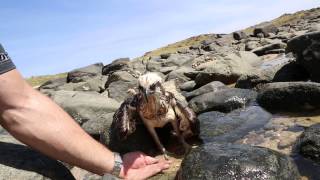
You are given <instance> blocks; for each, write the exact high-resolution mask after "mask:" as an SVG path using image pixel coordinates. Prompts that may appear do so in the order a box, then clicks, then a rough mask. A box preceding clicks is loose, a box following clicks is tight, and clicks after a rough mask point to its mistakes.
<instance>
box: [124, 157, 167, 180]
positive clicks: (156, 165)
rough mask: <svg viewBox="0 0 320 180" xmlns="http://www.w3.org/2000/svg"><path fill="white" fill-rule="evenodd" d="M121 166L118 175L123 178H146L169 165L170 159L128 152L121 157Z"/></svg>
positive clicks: (131, 179) (132, 179)
mask: <svg viewBox="0 0 320 180" xmlns="http://www.w3.org/2000/svg"><path fill="white" fill-rule="evenodd" d="M122 161H123V168H122V169H121V172H120V177H121V178H123V179H130V180H138V179H147V178H148V177H151V176H153V175H155V174H157V173H159V172H162V171H163V170H165V169H168V168H169V166H170V163H171V162H170V161H167V160H158V159H156V158H153V157H150V156H147V155H145V154H144V153H142V152H130V153H127V154H124V155H123V157H122Z"/></svg>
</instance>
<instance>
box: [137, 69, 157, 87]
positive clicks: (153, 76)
mask: <svg viewBox="0 0 320 180" xmlns="http://www.w3.org/2000/svg"><path fill="white" fill-rule="evenodd" d="M157 82H160V83H162V78H161V77H160V76H159V75H158V74H157V73H152V72H149V73H146V74H144V75H142V76H140V77H139V80H138V83H139V85H140V86H141V87H143V88H145V89H148V88H149V87H150V86H151V85H152V84H154V83H157Z"/></svg>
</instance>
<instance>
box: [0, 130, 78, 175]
mask: <svg viewBox="0 0 320 180" xmlns="http://www.w3.org/2000/svg"><path fill="white" fill-rule="evenodd" d="M0 154H1V156H0V177H1V179H32V180H49V179H52V180H53V179H54V180H65V179H66V180H68V179H70V180H74V179H75V178H74V177H73V176H72V174H71V173H70V171H69V170H68V169H67V168H66V167H65V166H64V165H63V164H62V163H60V162H58V161H55V160H53V159H51V158H49V157H47V156H45V155H43V154H40V153H39V152H36V151H34V150H32V149H30V148H29V147H27V146H25V145H22V144H21V143H19V142H18V141H16V140H15V139H14V138H13V137H12V136H9V135H1V136H0Z"/></svg>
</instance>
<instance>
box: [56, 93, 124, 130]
mask: <svg viewBox="0 0 320 180" xmlns="http://www.w3.org/2000/svg"><path fill="white" fill-rule="evenodd" d="M50 97H51V98H52V99H53V100H54V101H55V102H56V103H57V104H59V105H60V106H61V107H62V108H63V109H64V110H65V111H66V112H68V114H69V115H70V116H72V117H73V118H74V119H75V120H76V121H77V122H78V123H79V124H80V125H81V126H83V128H84V129H85V130H87V132H88V133H90V134H91V133H93V134H91V135H97V134H100V132H101V131H102V130H103V129H101V128H102V126H101V124H103V123H100V122H105V121H110V113H114V112H115V111H116V110H117V109H118V108H119V106H120V104H119V103H118V102H117V101H115V100H113V99H110V98H106V97H104V96H102V95H100V94H99V93H96V92H80V91H78V92H77V91H56V92H53V93H52V94H51V95H50Z"/></svg>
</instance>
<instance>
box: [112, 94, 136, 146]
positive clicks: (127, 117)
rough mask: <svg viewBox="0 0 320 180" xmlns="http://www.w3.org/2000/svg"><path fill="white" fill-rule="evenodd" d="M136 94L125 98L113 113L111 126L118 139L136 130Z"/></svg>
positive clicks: (122, 138)
mask: <svg viewBox="0 0 320 180" xmlns="http://www.w3.org/2000/svg"><path fill="white" fill-rule="evenodd" d="M136 103H137V96H133V97H130V98H128V99H126V100H125V101H124V102H123V103H122V104H121V106H120V108H119V109H118V110H117V111H116V112H115V113H114V115H113V121H112V124H111V128H112V129H113V130H115V132H117V135H118V137H119V139H120V140H124V139H126V138H127V137H128V136H129V135H130V134H132V133H133V132H134V131H135V130H136V121H137V111H136Z"/></svg>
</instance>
